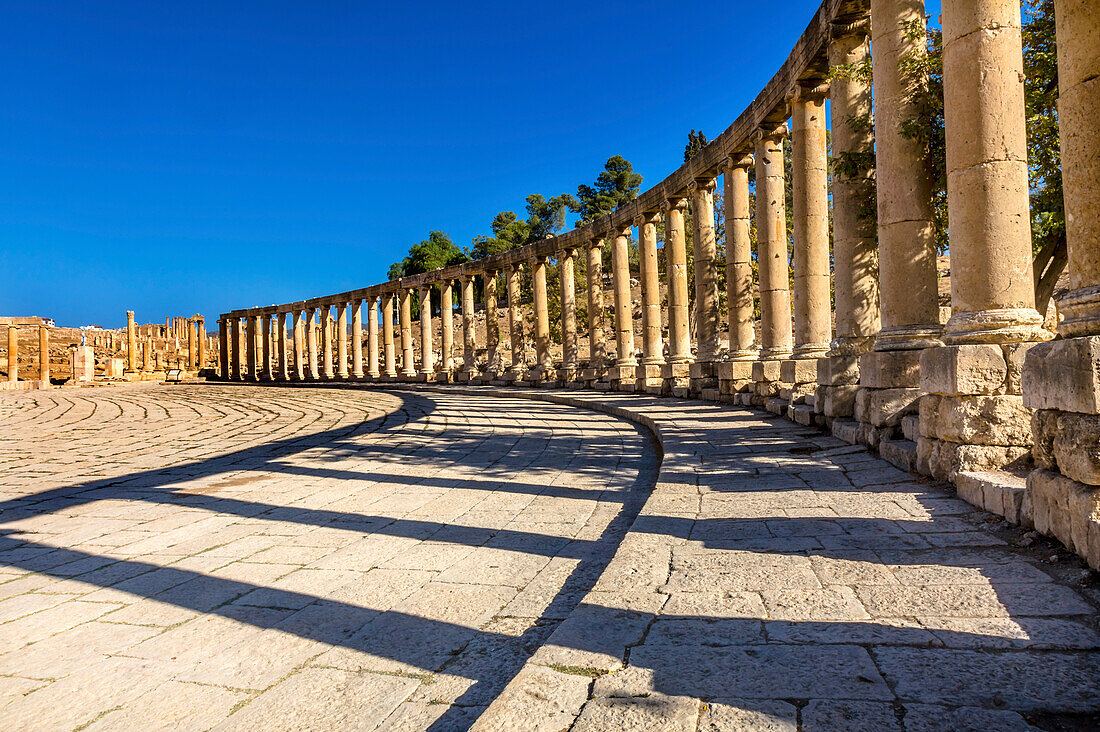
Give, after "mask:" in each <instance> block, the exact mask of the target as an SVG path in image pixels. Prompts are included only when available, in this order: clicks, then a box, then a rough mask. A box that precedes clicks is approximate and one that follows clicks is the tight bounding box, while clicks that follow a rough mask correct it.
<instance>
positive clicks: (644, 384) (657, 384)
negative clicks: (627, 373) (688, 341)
mask: <svg viewBox="0 0 1100 732" xmlns="http://www.w3.org/2000/svg"><path fill="white" fill-rule="evenodd" d="M662 366H664V364H662V363H653V362H652V361H651V362H649V363H646V362H645V361H643V362H642V363H640V364H638V366H637V367H636V368H635V370H634V391H636V392H638V393H640V394H655V395H658V396H659V395H661V394H662V393H663V392H664V387H665V380H664V378H663V377H662V376H661V368H662Z"/></svg>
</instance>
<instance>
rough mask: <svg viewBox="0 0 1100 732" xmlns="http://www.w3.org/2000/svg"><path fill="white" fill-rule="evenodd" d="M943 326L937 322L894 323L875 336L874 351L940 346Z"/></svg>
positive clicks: (909, 349)
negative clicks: (916, 323)
mask: <svg viewBox="0 0 1100 732" xmlns="http://www.w3.org/2000/svg"><path fill="white" fill-rule="evenodd" d="M942 333H943V327H942V326H940V325H939V324H938V323H928V324H921V325H895V326H891V327H889V328H883V329H882V330H880V331H879V332H878V335H877V336H875V345H874V350H875V351H913V350H921V349H923V348H935V347H936V346H942V345H943V341H942V340H940V336H941V334H942Z"/></svg>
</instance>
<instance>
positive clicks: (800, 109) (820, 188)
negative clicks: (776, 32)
mask: <svg viewBox="0 0 1100 732" xmlns="http://www.w3.org/2000/svg"><path fill="white" fill-rule="evenodd" d="M828 89H829V87H828V85H821V86H817V87H814V88H806V87H801V86H800V87H797V88H796V92H795V96H794V98H793V99H792V100H791V108H792V115H791V122H792V132H791V178H792V184H793V186H792V188H793V190H794V194H793V202H794V206H793V209H794V211H793V213H794V323H795V333H794V336H795V338H794V358H806V359H809V358H820V357H822V356H824V355H825V353H826V352H827V351H828V350H829V342H830V340H832V302H831V300H832V298H831V292H830V289H831V287H830V285H831V283H830V280H829V177H828V152H827V149H826V139H825V138H826V135H825V96H826V94H828Z"/></svg>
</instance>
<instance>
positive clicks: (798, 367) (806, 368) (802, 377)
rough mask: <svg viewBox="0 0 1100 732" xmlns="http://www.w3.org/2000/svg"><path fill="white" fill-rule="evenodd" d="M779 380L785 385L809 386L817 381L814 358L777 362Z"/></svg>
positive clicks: (815, 360)
mask: <svg viewBox="0 0 1100 732" xmlns="http://www.w3.org/2000/svg"><path fill="white" fill-rule="evenodd" d="M779 380H780V381H782V382H784V383H786V384H810V383H814V382H816V381H817V359H816V358H813V359H811V358H789V359H787V360H785V361H780V362H779Z"/></svg>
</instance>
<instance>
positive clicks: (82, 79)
mask: <svg viewBox="0 0 1100 732" xmlns="http://www.w3.org/2000/svg"><path fill="white" fill-rule="evenodd" d="M817 4H818V3H817V1H816V0H788V2H786V3H784V4H783V5H782V6H781V8H780V9H779V10H778V11H777V6H775V5H774V4H771V3H759V2H731V1H730V0H725V1H717V2H712V1H710V0H696V2H693V3H690V4H670V3H658V2H649V1H643V2H617V1H615V2H572V1H567V2H558V3H537V4H527V3H516V2H507V3H505V2H500V3H497V2H473V3H454V2H447V3H442V2H422V3H367V2H323V1H318V2H312V3H299V2H294V3H291V2H281V1H279V0H267V1H266V2H263V3H260V2H232V1H230V0H220V1H218V2H202V1H195V2H187V3H150V2H136V1H135V2H111V1H110V0H104V1H103V2H95V3H88V2H77V1H75V0H57V1H51V2H42V1H41V0H31V1H26V2H25V1H23V0H9V1H8V2H6V3H4V7H3V9H2V10H0V68H3V69H4V73H3V74H0V99H2V100H3V102H0V129H2V130H3V132H2V133H0V280H2V286H0V315H8V314H11V315H32V314H33V315H46V316H51V317H54V318H56V319H57V320H58V322H59V324H65V325H78V324H87V323H99V324H102V325H104V326H114V327H117V326H119V325H121V324H122V323H123V322H124V319H125V310H126V309H128V308H129V309H134V310H135V311H136V312H137V317H138V320H139V321H140V322H155V321H163V319H164V317H165V315H169V314H171V315H176V314H191V313H195V312H201V313H203V314H204V315H206V316H207V317H208V319H213V318H214V317H216V316H217V314H218V313H219V312H222V311H225V310H229V309H234V308H239V307H250V306H255V305H265V304H270V303H274V302H285V301H290V300H295V299H300V298H304V297H310V296H316V295H321V294H325V293H330V292H339V291H342V290H346V289H351V288H353V287H362V286H366V285H369V284H372V283H374V282H378V281H382V280H384V279H385V271H386V268H387V267H388V266H389V264H390V263H391V262H392V261H394V260H396V259H399V258H401V257H402V256H403V255H404V253H405V252H406V250H407V249H408V247H409V245H410V244H411V243H413V242H415V241H419V240H420V239H422V238H424V237H425V236H426V235H427V233H428V231H429V230H431V229H442V230H443V231H446V232H447V233H448V234H450V235H451V237H452V238H453V239H454V240H455V241H456V242H457V243H458V244H460V245H462V246H466V245H468V244H469V243H470V239H471V238H472V237H473V236H475V235H477V234H481V233H487V232H488V224H489V221H490V220H491V219H492V217H493V215H494V214H495V213H497V212H498V211H501V210H507V209H513V210H517V211H520V210H522V207H523V199H524V197H525V196H526V195H527V194H528V193H543V194H546V195H554V194H557V193H561V192H566V191H568V192H575V190H576V186H577V184H578V183H588V182H591V180H592V179H593V178H594V177H595V175H596V173H597V172H598V171H599V169H600V168H601V167H602V165H603V162H604V161H605V160H606V159H607V158H608V157H610V156H611V155H615V154H621V155H623V156H625V157H626V158H627V159H628V160H630V161H631V162H632V163H633V164H634V166H635V169H636V170H638V171H639V172H640V173H642V175H643V176H644V177H645V182H644V183H643V188H646V187H648V186H649V185H652V184H653V183H656V182H657V181H659V180H660V179H661V178H663V177H664V176H665V175H667V174H668V173H669V172H670V171H672V170H673V169H674V168H676V167H677V166H678V165H679V164H680V162H681V161H682V154H683V146H684V143H685V142H686V138H687V133H688V130H689V129H691V128H697V129H702V130H704V131H705V132H706V133H707V135H708V136H710V137H714V136H715V135H717V133H718V132H720V131H721V130H723V129H725V128H726V127H727V126H728V125H729V123H730V122H732V121H733V119H734V118H735V117H736V116H737V114H739V113H740V112H741V110H742V109H743V108H744V107H745V106H746V105H747V104H748V103H749V101H751V99H752V98H753V97H754V96H755V95H756V93H757V92H758V91H759V90H760V88H761V87H762V86H763V84H764V83H765V82H766V81H767V80H768V79H769V78H770V77H771V75H772V74H773V73H774V72H775V70H776V69H777V68H778V66H779V65H780V63H782V61H783V60H784V59H785V57H786V55H787V53H788V52H789V50H790V48H791V45H792V44H793V42H794V41H795V39H797V37H798V36H799V34H800V33H801V32H802V30H803V29H804V27H805V25H806V24H807V23H808V22H809V20H810V18H811V16H812V14H813V12H814V10H815V9H816V7H817ZM765 29H766V30H767V33H763V32H761V31H763V30H765Z"/></svg>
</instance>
